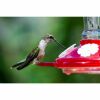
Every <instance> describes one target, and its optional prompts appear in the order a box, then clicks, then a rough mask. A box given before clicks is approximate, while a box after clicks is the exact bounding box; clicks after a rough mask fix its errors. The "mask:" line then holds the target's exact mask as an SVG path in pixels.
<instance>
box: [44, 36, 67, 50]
mask: <svg viewBox="0 0 100 100" xmlns="http://www.w3.org/2000/svg"><path fill="white" fill-rule="evenodd" d="M43 40H44V41H45V42H46V43H49V42H52V41H54V42H55V43H56V44H57V45H58V46H59V47H61V48H64V49H65V47H64V46H63V45H62V44H60V43H59V42H58V41H57V40H56V39H55V38H54V36H53V35H51V34H48V35H46V36H44V37H43Z"/></svg>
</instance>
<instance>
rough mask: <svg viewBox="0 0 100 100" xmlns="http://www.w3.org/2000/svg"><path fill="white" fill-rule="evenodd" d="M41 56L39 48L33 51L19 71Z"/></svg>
mask: <svg viewBox="0 0 100 100" xmlns="http://www.w3.org/2000/svg"><path fill="white" fill-rule="evenodd" d="M38 54H39V48H36V49H33V50H32V51H31V53H29V54H28V56H27V57H26V60H25V62H24V63H22V64H21V65H19V66H18V67H17V70H21V69H23V68H24V67H26V66H28V65H29V64H30V63H31V62H32V61H33V60H34V59H35V58H36V57H37V56H38Z"/></svg>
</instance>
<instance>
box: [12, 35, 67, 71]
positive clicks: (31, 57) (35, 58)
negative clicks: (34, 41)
mask: <svg viewBox="0 0 100 100" xmlns="http://www.w3.org/2000/svg"><path fill="white" fill-rule="evenodd" d="M52 41H54V42H55V43H56V44H57V45H58V46H59V47H61V48H63V49H65V47H64V46H63V45H62V44H60V43H59V42H58V41H57V40H56V39H55V38H54V36H53V35H50V34H49V35H46V36H44V37H43V38H42V39H41V41H40V42H39V44H38V46H37V47H36V48H35V49H33V50H32V51H31V52H30V53H29V54H28V56H27V57H26V59H25V60H23V61H20V62H18V63H16V64H14V65H13V66H12V67H11V68H16V69H17V70H21V69H23V68H25V67H27V66H28V65H30V64H32V63H33V64H38V63H39V62H40V60H41V59H42V58H43V57H44V56H45V49H46V47H47V45H48V43H51V42H52Z"/></svg>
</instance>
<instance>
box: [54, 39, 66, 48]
mask: <svg viewBox="0 0 100 100" xmlns="http://www.w3.org/2000/svg"><path fill="white" fill-rule="evenodd" d="M53 40H54V42H55V43H56V44H57V45H58V46H59V47H61V48H63V49H66V47H65V46H63V45H62V44H60V43H59V42H58V41H57V40H56V39H53Z"/></svg>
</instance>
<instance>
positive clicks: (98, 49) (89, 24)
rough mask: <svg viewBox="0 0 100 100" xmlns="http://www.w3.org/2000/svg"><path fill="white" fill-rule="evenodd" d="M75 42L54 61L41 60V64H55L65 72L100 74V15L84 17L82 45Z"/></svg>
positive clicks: (68, 73) (54, 65)
mask: <svg viewBox="0 0 100 100" xmlns="http://www.w3.org/2000/svg"><path fill="white" fill-rule="evenodd" d="M75 45H76V44H73V45H72V46H70V47H69V48H67V49H66V50H65V51H63V52H62V53H61V54H60V55H59V56H58V58H56V60H55V61H54V62H40V63H39V64H38V65H39V66H53V67H56V68H59V69H61V70H62V71H63V73H65V74H67V75H70V74H72V73H77V74H79V73H87V74H100V26H99V17H84V31H83V33H82V40H80V45H79V46H76V47H75Z"/></svg>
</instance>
